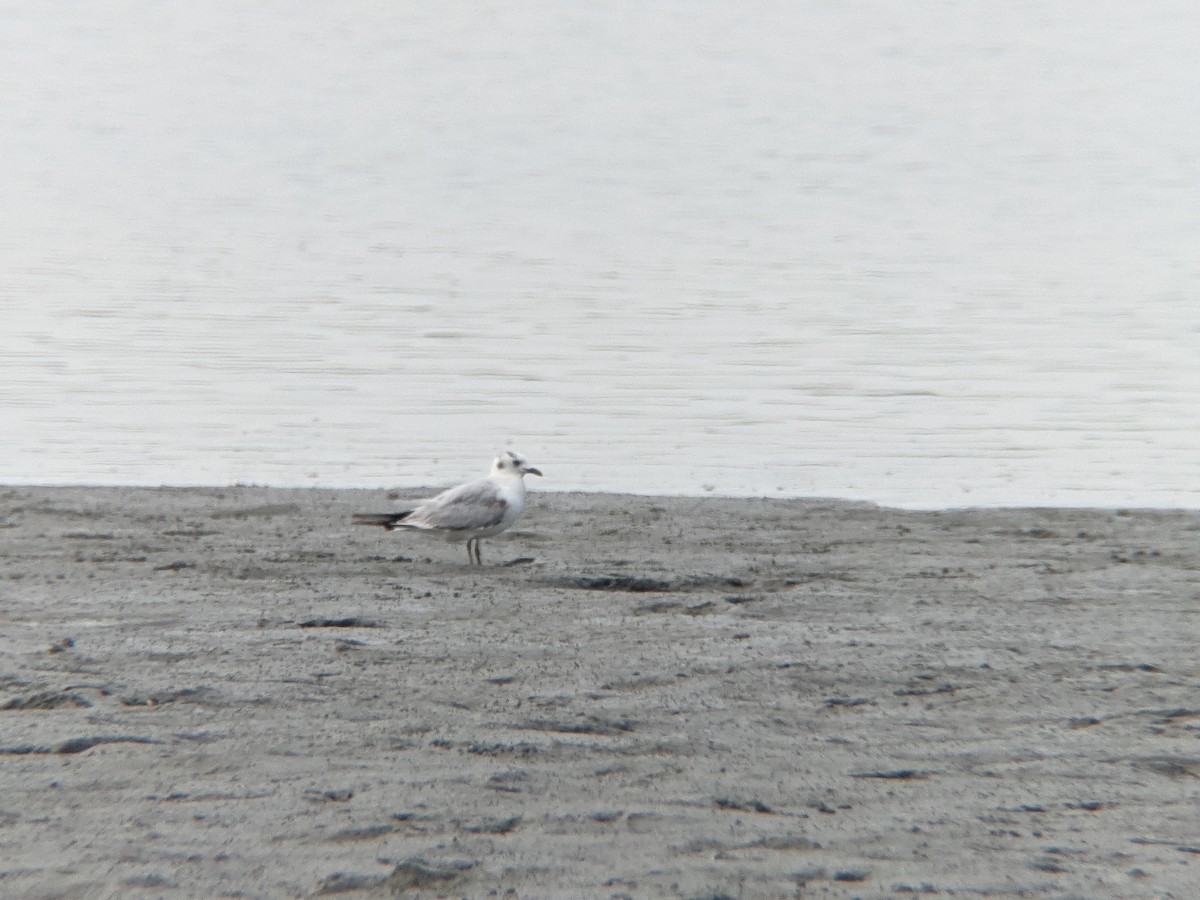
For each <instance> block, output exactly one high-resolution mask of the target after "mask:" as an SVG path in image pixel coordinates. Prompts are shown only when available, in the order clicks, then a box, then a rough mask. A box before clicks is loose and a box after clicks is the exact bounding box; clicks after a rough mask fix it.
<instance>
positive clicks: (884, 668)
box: [0, 488, 1200, 898]
mask: <svg viewBox="0 0 1200 900" xmlns="http://www.w3.org/2000/svg"><path fill="white" fill-rule="evenodd" d="M422 493H423V492H412V495H413V496H417V495H420V494H422ZM386 505H387V504H386V501H385V499H384V498H383V495H382V493H381V492H376V491H327V490H276V489H267V488H228V489H187V490H180V489H99V488H53V489H52V488H12V489H0V566H2V569H0V894H2V895H4V896H14V897H81V898H83V897H86V898H94V897H106V896H111V897H130V896H135V897H142V896H146V897H150V896H154V897H158V896H161V897H222V896H226V897H311V896H321V895H338V896H341V895H345V896H348V897H359V896H362V897H371V896H380V897H382V896H447V897H486V896H510V897H511V896H517V897H548V898H553V897H695V898H700V897H703V898H713V897H792V896H834V897H842V896H844V897H854V896H862V897H876V896H890V895H901V896H903V895H922V896H924V895H939V894H940V895H946V896H990V897H1010V896H1022V897H1028V896H1048V897H1058V896H1063V897H1067V896H1071V897H1180V898H1184V897H1193V896H1196V891H1197V889H1198V886H1200V652H1198V649H1197V648H1198V646H1200V516H1198V515H1197V514H1196V513H1189V512H1171V511H1113V510H1022V509H1008V510H994V509H993V510H963V511H947V512H904V511H897V510H891V509H882V508H877V507H873V506H869V505H863V504H850V503H839V502H831V501H767V500H726V499H678V498H661V497H653V498H650V497H630V496H618V495H587V494H554V493H542V492H538V493H533V494H531V495H530V503H529V507H528V510H527V513H526V516H525V518H524V519H523V520H522V521H521V522H519V523H518V524H517V526H516V527H515V528H514V529H513V530H512V531H510V532H509V533H507V534H505V535H504V536H502V537H500V538H497V539H494V540H490V541H485V542H484V546H483V551H484V561H485V566H484V567H482V568H474V567H470V566H468V565H467V564H466V560H467V556H466V551H465V550H464V549H463V548H462V546H459V545H446V544H442V543H439V542H434V541H430V540H425V539H423V538H422V537H421V536H419V535H410V534H388V533H386V532H383V531H382V530H378V529H369V528H361V527H354V526H352V525H351V524H350V521H349V518H350V514H351V513H352V512H354V511H371V510H376V509H379V508H381V507H382V508H386Z"/></svg>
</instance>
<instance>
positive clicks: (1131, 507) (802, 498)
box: [0, 473, 1200, 515]
mask: <svg viewBox="0 0 1200 900" xmlns="http://www.w3.org/2000/svg"><path fill="white" fill-rule="evenodd" d="M470 477H471V476H469V475H467V476H464V480H469V478H470ZM476 477H482V476H478V473H476ZM457 483H459V482H446V483H443V484H433V485H426V486H422V485H415V486H406V485H394V484H388V485H379V486H369V485H368V486H358V485H340V486H332V487H331V486H329V485H309V484H291V485H289V484H266V483H262V484H260V483H257V482H235V483H233V484H102V483H94V482H62V483H58V482H40V481H29V482H25V481H22V480H20V479H16V480H9V481H5V480H3V479H2V478H0V491H7V490H46V491H57V490H81V491H289V492H290V491H317V492H329V493H346V494H356V493H368V494H370V493H373V494H377V495H379V496H381V497H387V496H388V495H395V496H403V497H410V498H415V497H428V496H432V495H433V494H436V493H438V492H440V491H443V490H445V489H446V488H448V487H453V486H454V484H457ZM529 493H530V495H531V496H537V495H567V496H583V497H591V496H595V497H630V498H640V499H642V500H654V499H662V500H714V501H738V500H766V501H770V502H778V503H832V504H846V505H848V506H857V505H867V506H873V507H877V508H879V509H883V510H896V511H899V512H913V513H935V512H963V511H968V510H979V511H981V512H984V511H989V510H994V511H998V512H1003V511H1006V510H1061V511H1073V510H1078V511H1084V512H1086V511H1110V512H1117V511H1146V512H1183V513H1195V514H1197V515H1200V506H1187V505H1186V504H1171V505H1164V506H1155V505H1145V504H1143V503H1141V502H1131V503H1092V502H1085V503H1044V504H1039V503H1022V502H1004V503H969V502H967V503H956V504H944V505H929V506H925V505H921V506H905V505H901V504H894V503H887V502H884V501H880V500H876V499H872V498H866V497H839V496H836V495H832V494H831V495H821V494H801V493H797V494H789V493H759V494H722V493H720V492H719V491H716V490H713V491H708V490H703V489H701V490H698V491H695V492H692V493H687V492H683V493H658V492H651V491H647V492H644V493H643V492H639V491H629V490H585V489H578V490H574V489H565V490H548V489H546V488H543V487H540V486H537V485H534V486H530V490H529Z"/></svg>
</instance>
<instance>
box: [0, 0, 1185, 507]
mask: <svg viewBox="0 0 1200 900" xmlns="http://www.w3.org/2000/svg"><path fill="white" fill-rule="evenodd" d="M1197 47H1200V7H1197V6H1196V5H1195V4H1194V3H1191V2H1178V3H1171V2H1162V3H1155V4H1149V5H1142V4H1131V3H1128V2H1125V0H1099V2H1098V0H1086V2H1084V0H1079V2H1059V3H1054V4H1045V3H1042V2H1040V0H1039V2H1034V0H1028V2H1012V3H1004V4H999V3H997V4H979V3H972V2H941V3H939V2H930V3H922V4H901V3H894V2H869V0H864V2H854V3H845V2H840V0H837V2H834V0H829V2H805V3H770V2H762V3H755V2H751V3H749V4H729V3H703V2H701V3H696V2H686V3H685V2H668V0H651V2H637V3H632V2H631V3H606V4H580V3H573V2H556V0H547V2H540V3H528V4H512V3H467V4H394V3H383V2H357V3H355V2H350V3H345V4H328V3H324V2H322V3H315V2H313V3H303V2H301V3H298V2H294V0H289V2H286V3H285V2H259V3H253V4H249V3H247V4H155V3H142V2H132V0H130V2H95V3H90V2H89V3H82V2H80V3H60V4H43V3H34V2H32V0H27V2H11V3H5V4H4V5H3V6H0V162H2V163H3V170H4V178H3V181H2V183H0V198H3V210H4V214H3V216H0V259H2V260H3V269H0V272H2V279H0V306H2V310H0V312H2V316H0V414H2V421H0V429H2V434H3V444H2V447H3V452H2V454H0V481H4V482H10V483H11V482H17V483H20V482H26V483H29V482H50V483H57V482H92V483H105V484H112V483H135V484H159V483H173V484H197V483H200V484H213V483H216V484H222V483H231V482H239V481H241V482H259V483H270V484H280V485H285V484H286V485H295V484H314V485H362V486H380V487H382V486H391V485H417V484H423V485H425V484H444V483H447V482H452V481H456V480H459V479H460V478H465V477H469V476H474V475H476V474H482V471H483V470H484V469H485V468H486V466H487V463H488V460H489V459H490V457H491V456H492V454H493V453H494V452H495V451H496V450H498V449H503V448H506V447H515V448H518V449H520V450H521V451H522V452H524V453H525V454H526V455H527V456H529V458H530V459H531V460H533V461H534V462H536V463H537V464H539V465H540V466H541V467H542V468H543V469H544V470H545V471H546V473H547V476H548V477H547V478H546V479H545V482H544V483H538V484H537V485H536V487H544V488H550V489H577V488H582V489H599V490H623V491H634V492H642V493H658V492H662V493H689V494H699V493H704V492H706V491H712V492H714V493H720V494H767V495H772V496H795V495H824V496H841V497H852V498H862V499H870V500H875V501H878V502H883V503H889V504H900V505H906V506H916V507H937V506H946V505H964V504H1027V503H1035V504H1077V505H1078V504H1102V505H1131V504H1136V505H1171V506H1175V505H1182V506H1191V507H1200V427H1198V425H1200V202H1197V198H1200V116H1197V115H1196V105H1195V104H1196V98H1197V97H1200V66H1198V65H1197V64H1196V59H1197V56H1196V53H1197Z"/></svg>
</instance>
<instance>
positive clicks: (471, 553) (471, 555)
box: [467, 538, 475, 563]
mask: <svg viewBox="0 0 1200 900" xmlns="http://www.w3.org/2000/svg"><path fill="white" fill-rule="evenodd" d="M474 543H475V538H467V562H468V563H474V562H475V548H474V547H472V546H471V545H472V544H474Z"/></svg>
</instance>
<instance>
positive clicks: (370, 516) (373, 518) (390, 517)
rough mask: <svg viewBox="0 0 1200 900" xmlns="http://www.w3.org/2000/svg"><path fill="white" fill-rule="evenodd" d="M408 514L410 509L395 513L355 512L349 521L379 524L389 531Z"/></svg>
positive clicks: (410, 512)
mask: <svg viewBox="0 0 1200 900" xmlns="http://www.w3.org/2000/svg"><path fill="white" fill-rule="evenodd" d="M410 515H412V510H411V509H408V510H405V511H404V512H397V513H355V514H354V515H353V517H352V518H351V521H352V522H353V523H354V524H355V525H379V526H381V527H383V528H386V529H387V530H388V531H391V530H392V529H394V528H395V527H396V526H397V524H398V523H400V522H401V521H403V520H404V519H406V518H407V517H408V516H410Z"/></svg>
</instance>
